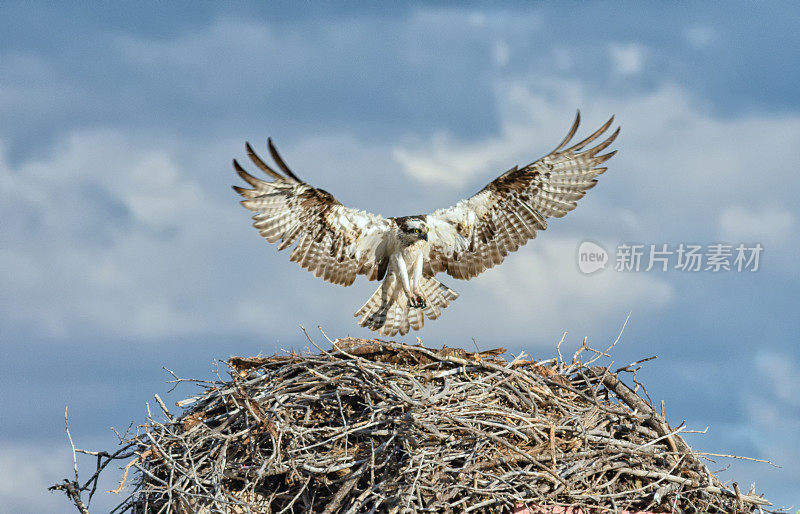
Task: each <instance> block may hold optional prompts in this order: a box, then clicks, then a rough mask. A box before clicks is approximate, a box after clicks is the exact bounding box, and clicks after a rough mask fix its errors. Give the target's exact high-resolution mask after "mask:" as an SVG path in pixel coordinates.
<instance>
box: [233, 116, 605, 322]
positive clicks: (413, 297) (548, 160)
mask: <svg viewBox="0 0 800 514" xmlns="http://www.w3.org/2000/svg"><path fill="white" fill-rule="evenodd" d="M613 120H614V117H613V116H612V117H611V119H609V120H608V121H607V122H606V123H605V124H604V125H603V126H602V127H600V129H598V130H597V131H596V132H595V133H593V134H592V135H590V136H589V137H587V138H586V139H584V140H583V141H580V142H579V143H576V144H574V145H572V146H569V147H567V145H569V144H570V141H571V140H572V138H573V136H574V135H575V132H576V131H577V129H578V125H579V123H580V112H578V114H577V116H576V117H575V122H574V123H573V124H572V128H571V129H570V131H569V133H568V134H567V136H566V137H565V138H564V140H563V141H562V142H561V144H559V145H558V147H557V148H556V149H555V150H553V151H552V152H550V153H549V154H548V155H546V156H545V157H542V158H541V159H539V160H537V161H535V162H533V163H531V164H529V165H527V166H524V167H522V168H519V167H516V166H515V167H514V168H511V169H510V170H508V171H507V172H505V173H503V174H502V175H500V176H499V177H497V178H496V179H494V180H493V181H492V182H490V183H489V184H488V185H487V186H486V187H484V188H483V189H481V190H480V191H479V192H478V193H477V194H475V195H474V196H472V197H470V198H467V199H465V200H461V201H460V202H458V203H457V204H455V205H454V206H452V207H448V208H446V209H439V210H438V211H435V212H433V213H431V214H427V215H425V214H423V215H416V216H402V217H398V218H384V217H383V216H380V215H378V214H372V213H369V212H366V211H362V210H357V209H352V208H349V207H345V206H344V205H342V204H341V203H339V202H338V201H337V200H336V199H335V198H334V197H333V196H332V195H331V194H330V193H328V192H327V191H324V190H322V189H319V188H316V187H314V186H312V185H310V184H308V183H306V182H304V181H302V180H301V179H300V178H298V177H297V175H295V174H294V173H293V172H292V170H291V169H289V167H288V166H287V165H286V163H285V162H284V161H283V159H282V158H281V156H280V155H279V154H278V152H277V150H276V149H275V146H274V145H273V144H272V140H271V139H270V140H268V147H269V152H270V154H271V155H272V158H273V159H274V161H275V164H276V165H277V167H278V169H279V170H280V171H282V172H283V174H281V173H280V172H278V171H276V170H275V169H274V168H272V167H270V166H268V165H267V164H266V163H265V162H264V161H263V160H262V159H261V158H260V157H259V156H258V155H257V154H256V153H255V152H254V151H253V148H252V147H251V146H250V144H249V143H246V144H245V148H246V149H247V154H248V155H249V156H250V159H251V160H252V161H253V163H254V164H255V165H256V166H257V167H259V168H260V169H261V170H262V171H263V172H264V173H266V174H267V175H268V176H269V177H271V178H272V180H271V181H264V180H260V179H258V178H255V177H254V176H252V175H250V174H249V173H247V172H246V171H245V170H244V169H243V168H242V167H241V166H240V165H239V163H238V162H237V161H236V160H235V159H234V161H233V167H234V168H235V169H236V172H237V173H238V174H239V176H240V177H241V178H242V179H244V181H245V182H247V183H248V184H250V185H251V186H252V189H246V188H242V187H238V186H233V187H234V189H235V190H236V191H237V192H238V193H239V194H240V195H242V196H243V197H244V200H242V202H241V203H242V205H243V206H245V207H246V208H247V209H249V210H251V211H254V212H255V213H256V214H255V215H254V216H253V220H255V221H254V223H253V226H254V227H255V228H256V229H258V231H259V233H260V234H261V235H262V236H263V237H264V238H265V239H266V240H267V241H269V242H270V243H276V242H278V241H280V243H279V244H278V250H283V249H284V248H287V247H289V246H291V245H292V244H294V243H297V245H296V246H295V247H294V250H292V253H291V256H290V260H292V261H294V262H296V263H298V264H299V265H300V266H302V267H304V268H306V269H307V270H309V271H311V272H313V273H314V275H316V276H318V277H321V278H323V279H324V280H327V281H328V282H333V283H334V284H340V285H343V286H349V285H350V284H352V283H353V281H354V280H355V278H356V275H365V276H366V277H367V278H368V279H369V280H382V283H381V285H380V286H379V287H378V289H377V290H376V291H375V293H374V294H373V295H372V297H370V299H369V300H367V302H366V303H365V304H364V305H363V306H362V307H361V308H360V309H358V311H356V313H355V316H357V317H360V320H359V325H361V326H364V327H367V328H369V329H370V330H375V331H378V332H380V334H382V335H384V336H393V335H395V334H397V333H398V332H400V334H401V335H405V334H406V333H408V331H409V329H410V328H413V329H414V330H419V329H420V328H422V324H423V321H424V318H425V317H426V316H427V317H428V318H430V319H436V318H438V317H439V315H440V314H441V310H442V309H444V308H445V307H447V306H448V305H449V304H450V302H451V301H452V300H455V299H456V298H458V293H456V292H455V291H453V290H452V289H450V288H449V287H447V286H445V285H444V284H442V283H441V282H439V281H438V280H436V278H434V277H435V275H436V274H437V273H439V272H441V271H444V272H445V273H447V274H448V275H450V276H451V277H453V278H458V279H463V280H468V279H470V278H472V277H474V276H476V275H478V274H479V273H481V272H483V271H484V270H487V269H489V268H491V267H492V266H495V265H497V264H500V263H501V262H503V259H504V258H505V257H506V255H508V253H509V252H513V251H515V250H517V249H518V248H519V247H520V246H522V245H524V244H525V243H526V242H527V241H528V240H529V239H533V238H534V237H536V231H537V230H544V229H545V228H547V221H546V219H547V218H550V217H556V218H560V217H562V216H564V215H565V214H566V213H567V212H569V211H571V210H572V209H574V208H575V206H576V202H577V201H578V200H579V199H580V198H582V197H583V195H585V194H586V191H587V190H588V189H590V188H591V187H593V186H594V185H595V184H596V183H597V178H596V177H597V175H599V174H601V173H603V172H604V171H606V169H607V168H603V167H598V166H599V165H600V164H602V163H603V162H605V161H607V160H608V159H609V158H611V157H612V156H613V155H614V154H615V153H616V151H613V152H609V153H606V154H602V155H601V154H600V152H602V151H603V150H605V149H606V148H607V147H608V146H609V145H610V144H611V143H612V142H613V141H614V139H615V138H616V137H617V134H619V128H617V130H616V131H615V132H613V133H612V134H611V135H610V136H609V137H608V138H606V139H605V140H603V141H602V142H600V143H599V144H597V145H596V146H593V147H591V148H586V146H587V145H589V144H590V143H592V142H593V141H595V140H597V139H598V138H599V137H600V136H601V135H602V134H604V133H605V132H606V131H607V130H608V128H609V127H610V126H611V123H612V122H613Z"/></svg>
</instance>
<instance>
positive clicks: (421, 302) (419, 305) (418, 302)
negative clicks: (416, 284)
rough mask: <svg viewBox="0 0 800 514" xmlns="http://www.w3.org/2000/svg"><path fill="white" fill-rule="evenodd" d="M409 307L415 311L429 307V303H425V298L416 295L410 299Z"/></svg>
mask: <svg viewBox="0 0 800 514" xmlns="http://www.w3.org/2000/svg"><path fill="white" fill-rule="evenodd" d="M408 306H409V307H412V308H415V309H424V308H425V307H426V306H427V303H426V302H425V297H424V296H422V295H421V294H415V295H414V296H412V297H411V298H409V299H408Z"/></svg>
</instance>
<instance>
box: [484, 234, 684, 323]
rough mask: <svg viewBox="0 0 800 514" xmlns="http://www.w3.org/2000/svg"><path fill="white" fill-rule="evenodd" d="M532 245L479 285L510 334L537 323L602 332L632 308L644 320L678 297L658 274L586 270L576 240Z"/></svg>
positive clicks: (555, 239) (544, 240)
mask: <svg viewBox="0 0 800 514" xmlns="http://www.w3.org/2000/svg"><path fill="white" fill-rule="evenodd" d="M551 236H552V235H551ZM529 246H530V248H527V247H526V249H525V250H524V251H521V253H520V254H519V255H514V256H512V257H509V258H508V259H507V260H506V262H504V263H503V265H502V268H503V270H502V272H499V271H496V272H494V273H487V274H486V276H484V277H482V278H481V279H480V280H479V281H478V283H477V284H476V288H477V289H478V290H479V291H480V293H479V294H481V295H483V296H484V297H485V298H487V299H488V302H487V303H488V304H489V305H492V306H493V310H496V311H497V312H502V313H503V320H504V321H503V325H504V329H503V330H504V331H505V332H507V334H508V335H509V336H511V335H513V334H519V333H522V332H523V331H524V330H525V328H526V327H529V326H530V325H531V324H534V325H536V327H537V330H542V331H543V332H544V333H554V332H557V331H562V330H571V331H572V332H575V330H574V328H576V327H580V328H579V329H578V330H579V333H581V335H583V334H596V333H598V332H601V331H603V330H607V329H608V328H609V327H613V326H616V325H617V324H618V323H620V322H621V321H622V320H624V319H625V316H626V315H627V314H628V313H629V312H632V314H633V317H634V318H635V319H643V318H645V317H646V316H648V315H651V314H652V313H653V312H657V311H659V310H660V309H662V308H663V307H664V306H666V305H667V304H669V303H670V301H671V300H672V299H673V297H674V291H673V288H672V286H671V285H670V284H669V283H667V282H666V281H664V280H663V279H661V278H658V276H657V275H653V274H647V273H616V272H614V271H612V270H609V269H606V270H604V271H599V272H597V273H595V274H592V275H584V274H582V273H581V272H580V271H579V270H578V266H577V248H578V241H576V240H574V239H571V238H563V237H547V238H542V239H541V240H539V241H533V242H532V243H530V244H529ZM606 246H607V245H606ZM612 258H613V257H612ZM612 267H613V263H612Z"/></svg>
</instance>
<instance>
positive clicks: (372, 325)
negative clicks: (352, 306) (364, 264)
mask: <svg viewBox="0 0 800 514" xmlns="http://www.w3.org/2000/svg"><path fill="white" fill-rule="evenodd" d="M420 292H421V293H422V295H423V296H424V298H425V304H426V305H425V307H424V308H419V307H410V306H409V305H408V297H407V296H406V293H405V291H404V290H403V287H402V285H401V284H400V281H399V280H398V279H397V277H396V276H395V275H394V274H393V273H392V274H390V275H388V276H387V277H386V279H385V280H384V281H383V283H381V285H380V286H379V287H378V289H377V290H376V291H375V293H374V294H373V295H372V296H371V297H370V298H369V300H367V302H366V303H365V304H364V305H363V306H361V308H360V309H358V311H356V313H355V316H356V317H358V316H360V317H361V318H360V319H359V321H358V324H359V325H361V326H362V327H367V328H368V329H370V330H375V331H377V332H379V333H380V334H381V335H383V336H393V335H395V334H397V333H398V332H399V333H400V335H406V334H407V333H408V331H409V330H410V329H412V328H413V329H414V330H419V329H421V328H422V325H423V324H424V321H425V316H427V317H428V318H429V319H436V318H438V317H439V315H440V314H441V310H442V309H444V308H445V307H447V306H448V305H450V302H451V301H453V300H455V299H456V298H458V293H456V292H455V291H453V290H452V289H450V288H449V287H447V286H446V285H444V284H442V283H441V282H439V281H438V280H436V279H435V278H433V277H430V278H423V279H422V283H421V284H420Z"/></svg>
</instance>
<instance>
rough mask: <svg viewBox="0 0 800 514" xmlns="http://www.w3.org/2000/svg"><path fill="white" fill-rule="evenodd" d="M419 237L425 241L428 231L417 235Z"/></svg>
mask: <svg viewBox="0 0 800 514" xmlns="http://www.w3.org/2000/svg"><path fill="white" fill-rule="evenodd" d="M419 238H420V239H422V240H424V241H427V240H428V233H427V232H423V233H422V234H420V235H419Z"/></svg>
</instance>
